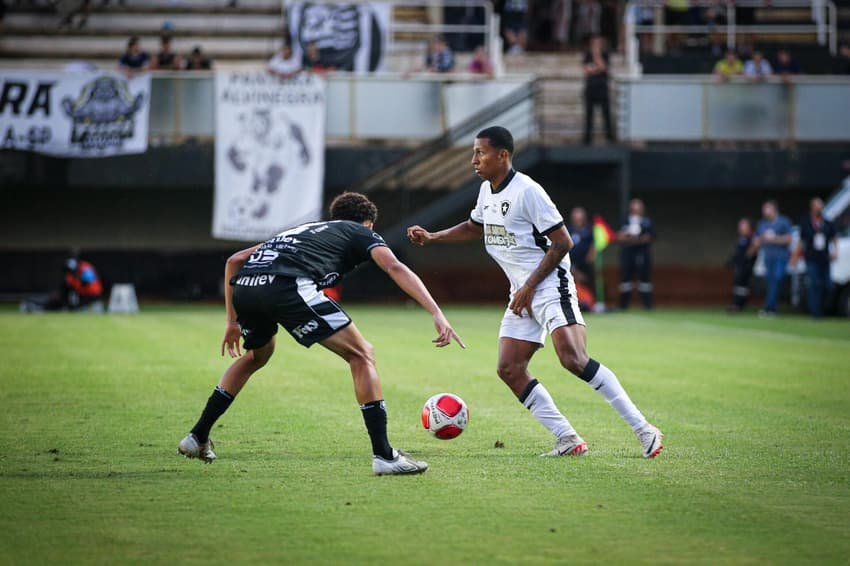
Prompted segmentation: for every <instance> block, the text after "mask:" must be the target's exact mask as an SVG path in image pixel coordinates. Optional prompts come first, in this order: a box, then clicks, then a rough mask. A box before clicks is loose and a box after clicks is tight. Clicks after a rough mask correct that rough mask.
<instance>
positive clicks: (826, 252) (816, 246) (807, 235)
mask: <svg viewBox="0 0 850 566" xmlns="http://www.w3.org/2000/svg"><path fill="white" fill-rule="evenodd" d="M836 236H837V233H836V230H835V226H834V225H833V223H832V222H830V221H829V220H827V219H826V218H824V217H823V200H821V199H819V198H813V199H812V200H811V202H810V203H809V214H807V215H806V216H804V217H803V219H802V220H800V241H799V242H798V244H797V251H796V253H795V256H797V257H799V256H804V257H805V260H806V278H807V284H808V299H809V305H808V306H809V313H811V315H812V316H813V317H814V318H820V317H821V316H823V302H824V299H825V298H827V297H829V294H830V292H831V291H832V277H831V276H830V273H829V264H830V261H832V260H834V259H835V258H836V257H837V256H836V254H837V252H838V247H837V245H838V243H837V242H836V239H835V238H836Z"/></svg>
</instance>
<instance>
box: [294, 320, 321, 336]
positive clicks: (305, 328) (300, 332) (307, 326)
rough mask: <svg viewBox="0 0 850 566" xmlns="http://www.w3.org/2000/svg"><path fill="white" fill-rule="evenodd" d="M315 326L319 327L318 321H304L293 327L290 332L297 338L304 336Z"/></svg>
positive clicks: (314, 328) (315, 327)
mask: <svg viewBox="0 0 850 566" xmlns="http://www.w3.org/2000/svg"><path fill="white" fill-rule="evenodd" d="M317 328H319V323H318V322H317V321H316V320H315V319H314V320H311V321H310V322H305V323H304V324H302V325H301V326H298V327H296V328H293V329H292V333H293V334H295V335H296V336H297V337H298V338H304V337H305V336H307V335H308V334H310V333H311V332H313V331H314V330H316V329H317Z"/></svg>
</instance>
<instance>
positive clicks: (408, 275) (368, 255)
mask: <svg viewBox="0 0 850 566" xmlns="http://www.w3.org/2000/svg"><path fill="white" fill-rule="evenodd" d="M330 213H331V220H330V221H327V222H310V223H307V224H302V225H300V226H296V227H294V228H291V229H289V230H286V231H285V232H281V233H280V234H278V235H277V236H275V237H273V238H271V239H270V240H268V241H266V242H264V243H262V244H257V245H256V246H253V247H251V248H247V249H244V250H242V251H240V252H237V253H235V254H233V255H232V256H231V257H230V258H229V259H228V260H227V265H226V267H225V272H224V273H225V281H226V282H228V284H226V285H225V292H224V298H225V310H226V314H227V325H226V327H225V331H224V339H223V340H222V344H221V354H222V355H224V352H225V350H227V352H228V353H229V354H230V357H231V358H238V359H236V361H234V362H233V364H231V366H230V367H229V368H228V369H227V370H226V371H225V372H224V375H223V376H222V377H221V380H220V381H219V383H218V386H217V387H216V388H215V390H214V391H213V393H212V395H210V397H209V399H208V401H207V404H206V407H205V408H204V410H203V412H202V413H201V416H200V418H199V419H198V422H197V423H196V424H195V426H194V427H192V430H191V431H190V432H189V434H187V435H186V437H185V438H184V439H183V440H182V441H181V442H180V444H179V446H178V448H177V450H178V452H179V453H180V454H183V455H184V456H186V457H187V458H198V459H200V460H203V461H205V462H207V463H210V462H212V461H213V460H215V458H216V455H215V453H214V452H213V442H212V440H211V439H210V437H209V434H210V430H211V428H212V426H213V424H214V423H215V422H216V420H218V418H219V417H221V415H222V414H224V412H225V411H227V409H228V408H229V407H230V404H231V403H232V402H233V399H234V398H235V397H236V395H237V394H238V393H239V392H240V391H241V390H242V388H243V387H244V386H245V384H246V383H247V382H248V379H249V378H250V377H251V376H252V375H253V374H254V373H255V372H256V371H257V370H259V369H260V368H262V367H263V366H264V365H265V364H266V362H268V361H269V358H271V356H272V354H273V353H274V347H275V335H276V334H277V327H278V325H280V326H283V327H284V328H285V329H286V330H287V331H288V332H289V333H290V335H292V337H293V338H294V339H295V340H296V341H297V342H298V343H299V344H301V345H302V346H306V347H310V346H312V345H313V344H321V345H322V346H324V347H325V348H327V349H328V350H330V351H331V352H334V353H335V354H337V355H339V356H340V357H341V358H343V359H344V360H345V361H346V362H348V364H349V367H350V369H351V376H352V378H353V379H354V394H355V396H356V398H357V402H358V403H359V404H360V409H361V411H362V413H363V420H364V421H365V423H366V430H367V431H368V433H369V438H370V439H371V441H372V454H373V456H372V471H373V472H374V473H375V474H376V475H390V474H418V473H421V472H424V471H425V470H426V469H428V464H426V463H425V462H420V461H417V460H414V459H413V458H411V457H409V456H408V455H407V454H405V453H404V452H402V451H400V450H396V449H395V448H393V447H392V446H391V445H390V442H389V439H388V438H387V412H386V406H385V404H384V396H383V393H382V391H381V380H380V378H379V377H378V370H377V368H376V366H375V352H374V350H373V348H372V345H371V344H369V343H368V342H367V341H366V339H365V338H364V337H363V335H362V334H360V331H359V330H358V329H357V327H356V326H355V325H354V323H353V322H352V321H351V319H350V318H349V317H348V315H347V314H346V313H345V311H344V310H343V309H342V307H341V306H339V305H338V304H337V303H336V302H335V301H333V300H332V299H330V298H329V297H327V296H326V295H325V294H324V293H323V292H322V289H326V288H328V287H332V286H334V285H335V284H336V283H337V282H338V281H339V279H340V278H341V277H342V276H344V275H345V274H346V273H348V272H350V271H351V270H353V269H354V268H355V267H357V266H358V265H359V264H361V263H364V262H366V261H372V262H374V263H375V264H376V265H377V266H378V267H380V268H381V269H383V270H384V271H385V272H386V273H387V274H388V275H389V276H390V278H391V279H392V280H393V281H394V282H395V283H396V285H398V286H399V288H401V289H402V290H403V291H404V292H405V293H407V294H408V295H409V296H410V297H411V298H413V299H414V300H416V302H418V303H419V304H420V305H422V307H423V308H424V309H425V310H427V311H428V312H429V313H431V316H432V317H433V319H434V327H435V328H436V330H437V337H436V338H435V339H434V340H432V342H434V343H435V344H436V345H437V347H443V346H448V345H449V344H450V343H451V342H452V341H455V342H457V343H458V344H459V345H460V346H461V347H464V345H463V342H462V341H461V339H460V337H459V336H458V335H457V333H455V331H454V330H453V329H452V327H451V325H450V324H449V321H448V320H446V317H445V316H444V315H443V312H442V311H441V310H440V307H439V306H438V305H437V303H436V302H435V301H434V299H433V297H431V294H430V293H429V292H428V289H427V288H426V287H425V285H424V284H423V283H422V280H421V279H419V277H418V276H417V275H416V274H415V273H413V271H411V270H410V269H409V268H408V267H407V266H406V265H404V264H403V263H402V262H400V261H399V260H398V259H397V258H396V256H395V254H393V252H392V251H391V250H390V248H388V247H387V245H386V243H385V242H384V239H383V238H382V237H381V236H380V235H379V234H377V233H376V232H374V231H373V230H372V228H373V226H374V223H375V220H376V218H377V216H378V209H377V207H376V206H375V205H374V204H373V203H372V202H371V201H370V200H369V199H368V198H367V197H366V196H364V195H362V194H359V193H343V194H341V195H340V196H338V197H337V198H335V199H334V201H333V202H332V203H331V209H330ZM240 337H241V338H243V339H244V348H245V351H246V353H245V355H244V356H242V352H241V350H240V348H239V339H240Z"/></svg>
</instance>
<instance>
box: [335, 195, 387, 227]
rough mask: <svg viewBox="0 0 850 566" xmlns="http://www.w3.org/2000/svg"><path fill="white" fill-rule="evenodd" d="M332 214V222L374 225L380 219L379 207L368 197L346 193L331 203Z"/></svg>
mask: <svg viewBox="0 0 850 566" xmlns="http://www.w3.org/2000/svg"><path fill="white" fill-rule="evenodd" d="M330 214H331V220H351V221H352V222H358V223H360V224H362V223H363V222H366V221H367V220H368V221H369V222H372V223H374V222H375V220H377V219H378V207H377V206H375V203H373V202H372V201H371V200H369V199H368V198H367V197H366V195H364V194H361V193H353V192H349V191H346V192H344V193H342V194H341V195H339V196H337V197H336V198H335V199H334V200H333V202H331V207H330Z"/></svg>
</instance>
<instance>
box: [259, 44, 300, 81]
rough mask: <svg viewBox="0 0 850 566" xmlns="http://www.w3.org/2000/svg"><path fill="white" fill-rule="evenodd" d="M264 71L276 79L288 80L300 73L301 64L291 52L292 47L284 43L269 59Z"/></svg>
mask: <svg viewBox="0 0 850 566" xmlns="http://www.w3.org/2000/svg"><path fill="white" fill-rule="evenodd" d="M266 70H267V71H268V72H269V73H271V74H273V75H274V76H276V77H278V78H281V79H283V80H288V79H291V78H292V77H294V76H295V75H297V74H298V73H300V72H301V63H300V62H299V61H298V59H297V58H296V57H295V54H294V53H293V52H292V46H291V45H290V44H289V43H284V44H283V45H282V46H281V48H280V51H278V52H277V53H275V55H274V57H272V58H271V59H269V62H268V63H267V64H266Z"/></svg>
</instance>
